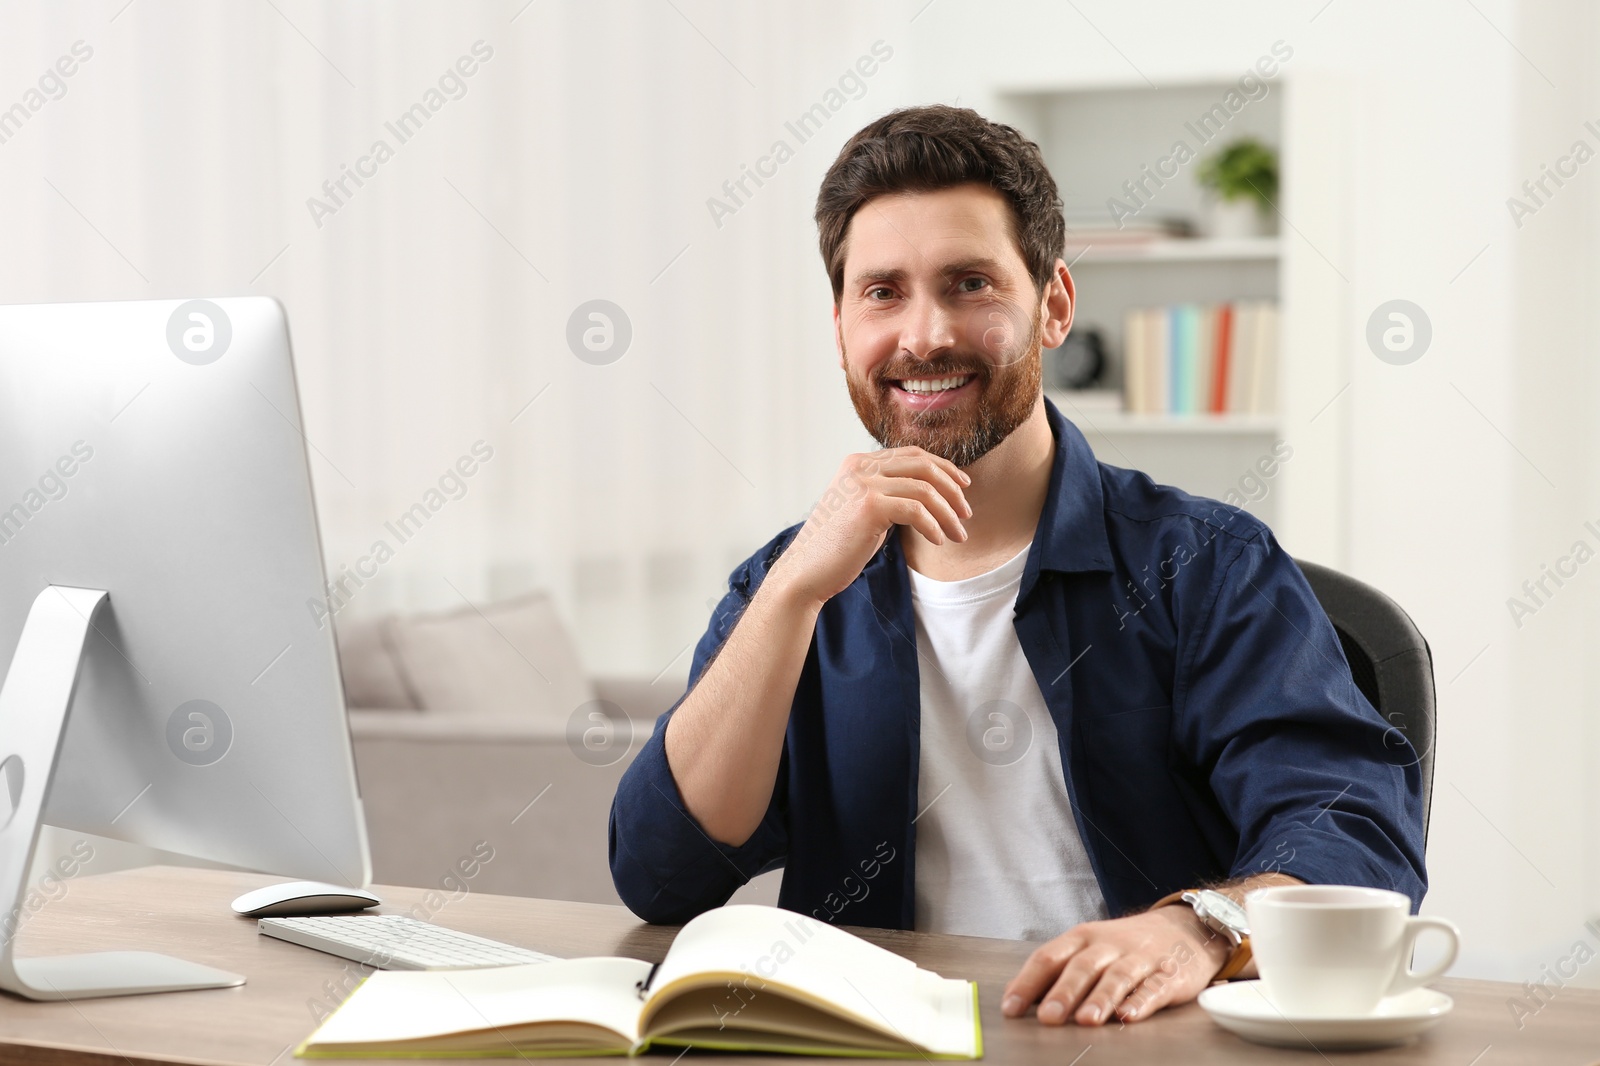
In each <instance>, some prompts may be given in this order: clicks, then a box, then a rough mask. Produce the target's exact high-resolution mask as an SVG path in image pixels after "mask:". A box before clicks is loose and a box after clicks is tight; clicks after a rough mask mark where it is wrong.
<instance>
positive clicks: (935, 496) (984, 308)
mask: <svg viewBox="0 0 1600 1066" xmlns="http://www.w3.org/2000/svg"><path fill="white" fill-rule="evenodd" d="M816 218H817V223H818V226H819V229H820V232H821V246H822V256H823V261H824V263H825V264H826V266H827V270H828V274H829V277H830V279H831V281H832V284H833V293H834V311H833V317H834V326H835V339H836V341H837V344H838V349H839V362H840V366H841V367H842V369H843V370H844V374H845V380H846V382H847V384H848V386H849V391H850V396H851V399H852V401H853V403H854V405H855V408H856V411H857V413H858V414H859V415H860V417H861V420H862V422H863V423H864V424H865V425H866V427H867V429H868V430H869V431H870V432H871V433H872V434H873V436H874V437H875V438H876V439H877V440H878V441H879V442H880V443H881V444H882V445H883V448H884V450H883V451H880V452H877V453H874V454H871V455H852V456H849V457H848V458H846V459H845V460H844V462H843V464H841V466H840V468H839V472H838V474H837V476H836V477H835V479H834V481H833V483H832V485H831V486H829V488H828V489H827V491H826V492H825V493H824V494H823V496H822V498H821V500H820V502H819V503H818V504H817V506H816V508H815V509H814V510H813V511H812V513H811V515H810V517H809V518H808V519H807V520H806V521H805V523H804V524H803V525H801V526H799V527H796V528H792V529H789V530H785V531H784V532H783V533H781V534H779V535H778V537H777V538H775V539H774V540H773V541H772V542H771V543H769V544H768V545H766V546H765V547H764V548H762V549H761V550H760V551H758V552H757V553H756V554H755V555H754V556H752V557H751V558H750V559H749V560H748V561H747V562H745V563H744V564H743V565H742V566H741V567H739V569H738V570H736V571H735V572H734V574H733V577H732V580H731V582H730V591H729V593H728V595H727V597H726V598H725V599H724V600H723V601H722V603H721V604H720V605H719V606H718V607H717V609H716V611H715V613H714V614H713V616H712V619H711V625H710V628H709V630H708V631H707V633H706V635H705V637H704V638H703V639H702V640H701V641H700V644H699V646H698V647H697V648H696V651H695V656H694V662H693V667H692V673H691V678H692V681H691V685H690V689H689V692H688V693H687V695H686V696H685V697H684V698H683V700H682V701H681V702H680V703H679V704H678V705H677V706H676V707H675V708H674V709H673V711H671V712H669V713H668V714H667V715H665V716H663V717H662V719H661V721H660V722H659V723H658V724H657V727H656V729H655V732H654V733H653V735H652V736H651V738H650V740H649V741H648V742H647V743H646V744H645V746H644V748H643V750H642V751H641V752H640V754H639V757H638V759H637V760H636V761H635V762H634V764H633V765H632V766H631V767H630V768H629V770H628V772H627V774H626V775H625V776H624V778H623V780H622V783H621V785H620V786H619V787H618V790H617V796H616V799H615V801H614V804H613V807H612V815H611V834H610V835H611V865H612V874H613V878H614V880H615V882H616V886H617V890H618V892H619V893H620V894H621V896H622V898H623V900H624V901H625V902H626V903H627V904H628V906H629V907H630V908H632V909H633V911H634V912H635V913H637V914H638V915H640V916H641V917H642V918H645V919H646V920H648V921H657V922H681V921H684V920H687V919H688V918H690V917H691V916H693V915H695V914H697V913H699V912H701V911H704V910H706V909H708V908H711V907H715V906H718V905H720V904H722V903H723V902H725V901H726V900H727V898H728V896H729V895H730V894H731V893H732V892H733V891H734V890H735V889H737V888H738V887H739V886H740V885H742V884H743V883H745V882H746V881H747V880H748V879H749V878H750V877H753V876H754V875H756V874H758V873H761V872H763V871H764V870H769V869H774V868H777V867H779V866H781V867H783V868H784V879H783V887H782V891H781V894H780V897H779V900H780V903H781V904H782V905H783V906H785V907H788V908H791V909H793V910H796V911H800V912H802V913H805V914H809V915H812V916H814V917H816V918H818V919H821V920H824V921H837V922H840V923H842V924H849V925H866V926H881V927H890V928H916V929H925V930H933V931H942V932H954V933H966V934H971V935H980V936H1003V937H1015V938H1022V939H1032V940H1041V941H1048V942H1047V943H1045V944H1044V945H1043V946H1042V947H1040V948H1039V949H1038V950H1037V951H1035V952H1034V954H1033V956H1032V957H1031V958H1030V959H1029V961H1028V962H1027V964H1026V965H1025V966H1024V967H1023V969H1022V971H1021V972H1020V973H1019V974H1018V975H1017V976H1016V977H1015V978H1014V979H1013V980H1012V981H1011V982H1010V984H1008V986H1007V988H1006V990H1005V995H1004V999H1003V1008H1002V1009H1003V1010H1004V1012H1005V1013H1006V1014H1007V1015H1008V1016H1012V1017H1015V1016H1020V1015H1022V1014H1024V1013H1026V1012H1027V1010H1028V1009H1029V1008H1030V1007H1032V1006H1033V1005H1034V1004H1035V1003H1037V1004H1038V1009H1037V1018H1038V1020H1039V1021H1040V1022H1043V1023H1046V1024H1061V1023H1064V1022H1065V1021H1066V1020H1068V1019H1069V1018H1072V1019H1074V1020H1076V1021H1077V1022H1078V1023H1080V1024H1088V1025H1094V1024H1100V1023H1103V1022H1105V1021H1107V1020H1109V1019H1111V1018H1113V1017H1118V1018H1121V1019H1123V1020H1134V1019H1137V1018H1142V1017H1146V1016H1148V1015H1149V1014H1151V1013H1154V1012H1155V1011H1156V1010H1158V1009H1160V1008H1161V1007H1162V1006H1165V1005H1167V1004H1170V1003H1180V1002H1185V1001H1187V1000H1189V999H1192V998H1193V997H1194V996H1196V995H1198V994H1199V992H1200V991H1201V990H1202V989H1203V988H1204V987H1205V986H1206V985H1207V983H1209V982H1210V981H1211V980H1212V979H1214V978H1216V977H1218V976H1219V975H1221V976H1222V977H1227V976H1232V975H1233V974H1235V973H1237V972H1240V968H1241V966H1243V965H1244V964H1245V961H1246V960H1247V959H1248V953H1247V951H1246V950H1239V949H1235V947H1234V945H1233V943H1232V940H1231V939H1229V938H1224V937H1223V936H1220V935H1217V933H1218V932H1219V930H1218V928H1217V925H1216V922H1215V920H1214V919H1213V920H1212V921H1210V922H1209V923H1208V922H1207V921H1206V920H1204V919H1203V916H1202V914H1201V913H1199V912H1197V910H1196V909H1194V908H1193V907H1192V906H1191V905H1190V904H1189V903H1187V902H1185V901H1183V900H1181V899H1179V898H1178V894H1180V893H1182V892H1184V890H1190V889H1199V888H1201V887H1202V886H1208V885H1209V886H1213V887H1215V888H1219V889H1220V890H1221V891H1223V892H1224V894H1226V895H1228V896H1230V897H1232V898H1233V899H1235V900H1238V899H1242V897H1243V894H1244V893H1245V892H1247V891H1249V890H1251V889H1253V888H1256V887H1259V886H1263V885H1270V884H1278V883H1284V884H1292V883H1296V882H1298V881H1306V882H1324V883H1342V884H1361V885H1372V886H1377V887H1381V888H1389V889H1398V890H1399V891H1402V892H1405V893H1406V894H1408V895H1409V896H1410V897H1411V898H1412V901H1413V904H1414V905H1415V904H1417V903H1420V901H1421V898H1422V894H1423V892H1424V891H1425V889H1426V880H1425V874H1424V871H1423V858H1422V828H1421V826H1422V785H1421V776H1420V773H1419V772H1418V769H1417V767H1416V765H1415V761H1416V760H1415V758H1414V756H1413V755H1412V754H1411V753H1410V752H1409V749H1407V751H1406V757H1405V758H1395V757H1394V744H1393V741H1394V734H1393V732H1392V731H1391V730H1389V729H1388V728H1387V726H1386V724H1385V723H1384V722H1383V721H1382V720H1381V719H1380V718H1379V717H1378V715H1377V712H1376V711H1374V710H1373V708H1372V706H1371V705H1370V704H1369V703H1367V702H1366V700H1365V699H1363V697H1362V696H1361V695H1360V693H1359V692H1358V690H1357V689H1356V688H1355V686H1354V684H1353V683H1352V681H1351V677H1350V672H1349V667H1348V665H1347V664H1346V661H1345V659H1344V655H1343V651H1342V650H1341V648H1340V645H1339V641H1338V638H1337V636H1336V634H1335V633H1334V631H1333V628H1332V626H1331V624H1330V623H1329V622H1328V619H1327V616H1326V615H1325V614H1324V613H1323V612H1322V610H1321V608H1320V607H1319V606H1318V604H1317V601H1316V599H1315V598H1314V597H1313V595H1312V592H1311V590H1310V587H1309V586H1308V585H1307V584H1306V581H1305V578H1304V576H1303V575H1302V574H1301V573H1300V571H1299V569H1298V568H1297V567H1296V566H1295V564H1294V562H1293V560H1291V559H1290V558H1289V556H1288V555H1287V554H1285V552H1284V551H1283V549H1282V548H1281V547H1280V546H1279V545H1278V544H1277V542H1276V540H1275V539H1274V538H1273V536H1272V533H1271V532H1270V531H1269V530H1268V529H1267V527H1266V526H1265V525H1263V524H1262V523H1261V522H1259V521H1258V520H1256V519H1255V518H1253V517H1251V516H1250V515H1248V514H1246V513H1244V512H1241V511H1239V510H1237V509H1235V508H1233V507H1229V506H1227V505H1225V504H1221V503H1218V502H1216V501H1213V500H1205V499H1201V498H1198V497H1195V496H1191V495H1189V494H1187V493H1184V492H1181V491H1179V490H1177V489H1174V488H1169V487H1166V486H1161V485H1156V484H1154V483H1153V482H1152V481H1151V480H1150V479H1149V478H1148V477H1146V476H1144V475H1143V474H1139V473H1137V472H1135V471H1130V470H1122V469H1118V468H1116V467H1111V466H1106V465H1102V464H1099V463H1097V462H1096V461H1095V459H1094V457H1093V455H1092V454H1091V453H1090V450H1089V448H1088V446H1087V444H1086V443H1085V441H1084V438H1083V436H1082V434H1081V433H1079V432H1078V430H1077V429H1076V428H1075V427H1074V426H1073V425H1072V424H1071V423H1069V422H1067V421H1066V420H1065V419H1063V418H1062V416H1061V414H1060V413H1059V412H1058V411H1057V410H1056V409H1055V408H1054V407H1053V406H1052V405H1051V404H1049V403H1048V402H1047V401H1045V400H1044V398H1043V395H1042V390H1041V387H1040V381H1041V372H1040V358H1041V356H1040V351H1041V346H1045V347H1055V346H1057V345H1059V344H1060V343H1061V342H1062V340H1063V339H1064V338H1065V337H1066V335H1067V331H1068V330H1069V328H1070V327H1071V325H1072V317H1073V310H1074V301H1075V293H1074V289H1073V282H1072V277H1071V275H1070V274H1069V273H1068V271H1067V267H1066V265H1065V263H1064V262H1063V261H1062V259H1061V253H1062V250H1063V246H1064V243H1065V242H1064V234H1065V227H1064V223H1063V219H1062V214H1061V203H1060V200H1059V198H1058V196H1057V194H1056V188H1055V183H1054V181H1053V180H1052V178H1051V177H1050V174H1049V172H1048V171H1047V170H1046V168H1045V166H1044V164H1043V161H1042V160H1041V158H1040V156H1039V152H1038V148H1037V147H1036V146H1035V145H1034V144H1033V143H1032V142H1029V141H1027V140H1025V139H1023V138H1022V137H1021V136H1020V135H1019V134H1018V133H1017V132H1016V131H1015V130H1013V129H1011V128H1010V127H1007V126H1000V125H996V124H994V123H990V122H988V121H986V120H985V119H983V118H982V117H980V116H979V115H977V114H976V113H975V112H972V111H970V110H964V109H956V108H950V107H942V106H941V107H923V108H913V109H908V110H903V111H897V112H894V113H892V114H890V115H887V116H885V117H884V118H882V119H879V120H878V121H876V122H874V123H872V124H871V125H869V126H867V127H866V128H865V129H863V130H862V131H860V132H859V133H858V134H856V135H855V137H853V138H852V139H851V140H850V142H849V143H848V144H846V145H845V147H844V149H843V150H842V152H841V153H840V156H839V158H838V160H837V161H836V162H835V163H834V165H833V166H832V168H831V169H830V170H829V172H828V174H827V177H826V178H825V179H824V181H823V184H822V189H821V192H820V195H819V196H818V199H817V212H816ZM1386 739H1387V740H1388V741H1389V747H1386V746H1385V740H1386Z"/></svg>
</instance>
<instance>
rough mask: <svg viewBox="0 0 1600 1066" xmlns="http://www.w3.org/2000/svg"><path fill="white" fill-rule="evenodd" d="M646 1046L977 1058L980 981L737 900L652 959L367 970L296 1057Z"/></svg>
mask: <svg viewBox="0 0 1600 1066" xmlns="http://www.w3.org/2000/svg"><path fill="white" fill-rule="evenodd" d="M651 1045H670V1046H674V1047H683V1046H688V1045H692V1046H694V1047H697V1048H717V1049H724V1050H731V1051H778V1052H793V1053H797V1054H805V1055H849V1056H866V1057H874V1058H942V1059H976V1058H982V1057H983V1035H982V1032H981V1031H980V1029H979V1026H978V986H977V985H976V984H973V983H972V982H969V981H959V980H954V979H951V978H945V977H940V976H939V975H938V974H936V973H933V972H931V971H928V970H923V969H919V968H918V967H917V966H916V965H915V964H914V963H912V962H911V961H909V960H908V959H903V958H901V957H900V956H899V955H896V954H895V953H894V952H892V951H887V950H885V949H883V948H880V947H877V946H875V945H872V944H869V943H867V942H866V941H865V940H862V939H861V938H860V937H856V936H852V935H851V934H849V933H847V932H845V931H844V930H842V929H837V928H835V927H833V926H831V925H826V924H823V923H821V922H818V921H815V920H814V919H811V918H807V917H805V916H804V915H800V914H796V913H794V912H792V911H785V910H779V909H777V908H776V907H758V906H751V905H740V906H732V907H721V908H719V909H717V910H714V911H708V912H706V913H705V914H702V915H700V916H699V917H698V918H695V919H694V920H693V921H691V922H689V923H688V924H687V925H685V926H684V927H683V929H682V930H681V931H680V932H679V933H678V936H677V939H676V940H674V941H673V944H672V948H671V950H669V951H668V952H667V957H666V959H665V960H663V961H662V962H661V963H660V964H659V965H657V966H652V965H651V964H650V963H648V962H641V961H639V960H637V959H617V958H592V959H565V960H561V961H558V962H546V963H531V964H528V965H523V966H502V967H496V968H492V969H481V970H434V971H425V972H419V971H394V970H388V971H380V972H378V973H374V974H372V975H371V976H370V977H368V978H367V979H366V980H365V981H364V982H362V984H361V985H360V987H358V988H357V989H356V990H355V992H354V993H352V994H351V996H350V998H349V999H348V1000H346V1001H345V1003H344V1005H343V1006H341V1007H340V1008H339V1009H338V1010H337V1011H335V1012H334V1013H333V1014H332V1015H331V1016H329V1018H328V1019H327V1020H326V1021H325V1022H324V1023H323V1025H322V1027H321V1028H320V1029H318V1030H317V1031H316V1032H315V1033H313V1034H312V1035H311V1037H310V1039H308V1040H307V1041H306V1042H305V1043H304V1044H302V1045H300V1047H299V1049H298V1050H297V1051H296V1052H295V1054H296V1055H297V1056H300V1057H302V1058H377V1057H383V1058H388V1057H396V1056H413V1057H420V1056H455V1055H472V1056H479V1055H484V1056H492V1055H504V1056H529V1055H572V1054H589V1055H594V1054H614V1055H636V1054H638V1053H639V1052H641V1051H643V1050H645V1049H646V1048H647V1047H650V1046H651Z"/></svg>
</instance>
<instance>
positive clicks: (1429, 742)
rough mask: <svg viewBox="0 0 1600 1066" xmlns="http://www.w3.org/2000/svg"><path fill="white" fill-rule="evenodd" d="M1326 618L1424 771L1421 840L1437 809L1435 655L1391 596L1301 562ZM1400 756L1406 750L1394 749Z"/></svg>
mask: <svg viewBox="0 0 1600 1066" xmlns="http://www.w3.org/2000/svg"><path fill="white" fill-rule="evenodd" d="M1297 562H1298V563H1299V566H1300V571H1301V573H1303V574H1305V575H1306V580H1307V581H1308V582H1310V584H1311V591H1312V592H1314V593H1316V596H1317V601H1318V602H1319V603H1321V604H1322V609H1323V610H1324V611H1326V612H1327V615H1328V620H1329V621H1331V622H1332V623H1333V628H1334V632H1336V633H1338V634H1339V643H1340V644H1342V645H1343V646H1344V657H1345V658H1346V659H1348V660H1349V661H1350V674H1351V676H1352V677H1353V678H1354V679H1355V683H1356V687H1357V688H1359V689H1360V690H1361V694H1362V695H1363V696H1365V697H1366V698H1367V700H1368V701H1369V702H1370V703H1371V704H1372V705H1373V706H1374V707H1376V708H1377V710H1378V714H1379V715H1381V716H1382V717H1383V719H1384V721H1386V722H1388V723H1389V724H1390V725H1391V726H1392V727H1393V728H1394V729H1395V731H1396V732H1398V733H1400V734H1401V735H1403V736H1404V737H1405V738H1406V739H1407V740H1408V741H1410V742H1411V746H1412V748H1414V749H1415V750H1416V753H1417V755H1418V756H1419V761H1420V763H1421V765H1420V769H1421V771H1422V838H1423V840H1424V841H1426V840H1427V838H1428V812H1429V810H1430V808H1431V807H1432V806H1433V745H1434V726H1435V718H1436V712H1435V704H1434V687H1433V653H1432V652H1431V651H1430V650H1429V649H1428V642H1427V641H1426V640H1424V639H1423V637H1422V632H1421V631H1420V630H1419V629H1417V626H1416V623H1414V622H1412V621H1411V616H1410V615H1408V614H1406V612H1405V611H1404V610H1402V609H1401V607H1400V605H1399V604H1398V603H1395V602H1394V601H1393V600H1391V599H1390V598H1389V597H1388V596H1385V595H1384V594H1383V593H1381V592H1379V591H1378V590H1377V589H1375V588H1373V587H1372V586H1371V585H1368V584H1366V583H1364V582H1361V581H1357V580H1356V579H1355V578H1353V577H1351V576H1349V575H1348V574H1341V573H1340V572H1339V571H1337V570H1330V569H1328V568H1327V567H1326V566H1319V565H1318V564H1316V563H1308V562H1299V561H1298V560H1297ZM1395 750H1397V751H1398V750H1403V748H1401V746H1400V745H1399V744H1398V741H1397V742H1396V744H1395Z"/></svg>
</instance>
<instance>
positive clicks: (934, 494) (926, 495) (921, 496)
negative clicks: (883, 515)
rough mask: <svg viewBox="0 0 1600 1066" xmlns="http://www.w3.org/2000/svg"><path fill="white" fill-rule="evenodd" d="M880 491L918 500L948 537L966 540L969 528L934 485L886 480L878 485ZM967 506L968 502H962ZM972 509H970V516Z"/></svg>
mask: <svg viewBox="0 0 1600 1066" xmlns="http://www.w3.org/2000/svg"><path fill="white" fill-rule="evenodd" d="M878 486H879V489H880V491H881V492H883V494H884V495H886V496H899V497H903V498H905V499H908V500H916V501H917V502H918V503H920V504H922V506H923V507H924V508H926V509H927V511H928V512H929V513H930V514H931V515H933V517H934V519H935V521H937V522H938V523H939V527H940V528H941V529H942V530H944V533H945V535H946V536H948V537H950V539H952V540H966V539H967V527H966V526H964V525H962V523H961V517H962V516H960V515H958V514H957V513H956V510H955V508H954V507H952V506H951V503H950V500H949V499H947V498H946V497H945V496H944V495H943V494H941V493H940V491H939V490H938V489H937V488H935V487H934V486H933V485H930V484H929V483H928V482H926V481H921V480H919V479H917V478H914V477H891V478H884V479H883V480H882V481H880V482H879V483H878ZM961 502H962V505H963V506H965V504H966V501H965V500H963V501H961ZM970 512H971V508H968V513H969V515H970Z"/></svg>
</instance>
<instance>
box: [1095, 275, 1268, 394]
mask: <svg viewBox="0 0 1600 1066" xmlns="http://www.w3.org/2000/svg"><path fill="white" fill-rule="evenodd" d="M1277 388H1278V305H1277V303H1276V302H1275V301H1272V300H1236V301H1234V302H1232V303H1222V304H1210V305H1202V304H1188V303H1186V304H1174V305H1172V306H1170V307H1137V308H1133V309H1131V310H1129V311H1128V313H1127V318H1126V321H1125V322H1124V329H1123V403H1124V407H1125V409H1126V410H1127V411H1129V412H1131V413H1134V414H1174V415H1196V414H1210V415H1230V414H1269V413H1271V412H1272V411H1273V410H1274V408H1275V406H1276V404H1275V400H1274V397H1275V396H1276V395H1277Z"/></svg>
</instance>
